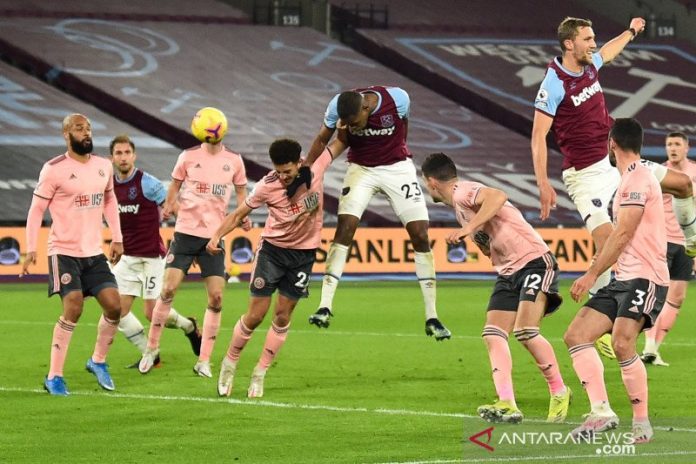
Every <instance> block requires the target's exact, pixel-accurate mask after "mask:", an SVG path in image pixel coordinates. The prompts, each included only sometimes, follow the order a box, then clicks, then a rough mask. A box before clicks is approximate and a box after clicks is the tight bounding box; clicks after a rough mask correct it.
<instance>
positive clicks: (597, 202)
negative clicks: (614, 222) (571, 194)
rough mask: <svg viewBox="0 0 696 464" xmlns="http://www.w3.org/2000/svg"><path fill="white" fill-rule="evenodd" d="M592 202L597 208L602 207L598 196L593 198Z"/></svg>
mask: <svg viewBox="0 0 696 464" xmlns="http://www.w3.org/2000/svg"><path fill="white" fill-rule="evenodd" d="M592 204H593V205H595V206H596V207H597V208H601V207H602V200H600V199H599V198H593V199H592Z"/></svg>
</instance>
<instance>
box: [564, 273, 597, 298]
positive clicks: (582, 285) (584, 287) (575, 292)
mask: <svg viewBox="0 0 696 464" xmlns="http://www.w3.org/2000/svg"><path fill="white" fill-rule="evenodd" d="M596 280H597V278H596V277H593V276H592V275H591V274H588V273H585V274H583V275H582V276H581V277H580V278H579V279H577V280H576V281H575V282H573V285H572V286H571V287H570V296H571V298H573V301H575V302H576V303H577V302H578V301H580V299H581V298H582V297H583V296H584V295H585V294H586V293H587V292H589V291H590V288H592V286H593V285H594V283H595V281H596Z"/></svg>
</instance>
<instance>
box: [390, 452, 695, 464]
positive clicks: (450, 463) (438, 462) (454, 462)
mask: <svg viewBox="0 0 696 464" xmlns="http://www.w3.org/2000/svg"><path fill="white" fill-rule="evenodd" d="M694 454H696V451H666V452H664V453H636V454H578V455H549V456H521V457H509V458H507V457H506V458H490V459H486V458H471V459H435V460H428V461H390V462H380V463H376V464H464V463H469V462H520V461H541V460H544V461H549V460H550V461H556V460H562V459H585V458H593V459H610V458H647V457H662V456H689V455H694Z"/></svg>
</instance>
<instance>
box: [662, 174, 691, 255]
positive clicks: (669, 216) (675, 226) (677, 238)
mask: <svg viewBox="0 0 696 464" xmlns="http://www.w3.org/2000/svg"><path fill="white" fill-rule="evenodd" d="M685 161H686V168H685V169H684V170H683V171H679V172H683V173H684V174H686V175H687V176H689V179H691V185H692V186H693V188H694V191H695V192H696V163H694V162H693V161H689V160H685ZM663 164H664V165H665V166H667V167H668V168H671V169H675V168H674V166H673V165H672V163H670V162H669V161H667V162H665V163H663ZM675 170H676V169H675ZM672 198H673V197H672V195H667V194H665V195H662V201H663V203H664V205H665V225H666V227H667V241H668V242H670V243H676V244H677V245H684V243H685V240H684V232H682V229H681V227H680V226H679V222H677V216H675V215H674V209H673V207H672Z"/></svg>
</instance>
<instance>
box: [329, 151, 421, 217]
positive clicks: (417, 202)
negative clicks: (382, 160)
mask: <svg viewBox="0 0 696 464" xmlns="http://www.w3.org/2000/svg"><path fill="white" fill-rule="evenodd" d="M376 193H384V194H385V195H386V196H387V197H388V199H389V203H390V204H391V207H392V209H393V210H394V213H395V214H396V215H397V216H398V217H399V219H400V220H401V223H402V224H404V225H406V224H408V223H409V222H412V221H427V220H428V209H427V208H426V206H425V195H424V194H423V188H422V187H421V185H420V182H418V175H417V174H416V167H415V165H414V164H413V161H412V160H411V159H407V160H404V161H399V162H398V163H394V164H390V165H388V166H375V167H366V166H361V165H359V164H355V163H350V164H349V165H348V171H347V172H346V177H345V178H344V179H343V193H342V195H341V198H340V200H339V202H338V214H350V215H351V216H355V217H357V218H360V217H362V214H363V212H365V209H366V208H367V204H368V203H369V202H370V199H372V197H373V196H374V195H375V194H376Z"/></svg>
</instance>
